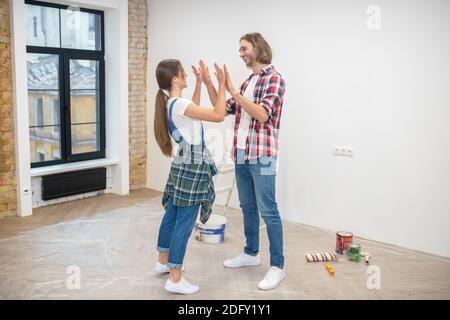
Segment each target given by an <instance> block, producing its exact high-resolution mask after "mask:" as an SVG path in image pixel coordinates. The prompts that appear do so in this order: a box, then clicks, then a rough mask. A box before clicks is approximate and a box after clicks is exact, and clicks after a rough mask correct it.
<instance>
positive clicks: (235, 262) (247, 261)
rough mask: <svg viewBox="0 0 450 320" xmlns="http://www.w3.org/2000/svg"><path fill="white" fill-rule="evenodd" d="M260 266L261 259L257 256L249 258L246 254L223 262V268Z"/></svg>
mask: <svg viewBox="0 0 450 320" xmlns="http://www.w3.org/2000/svg"><path fill="white" fill-rule="evenodd" d="M260 264H261V257H260V256H259V255H256V256H251V255H249V254H246V253H241V254H240V255H239V256H237V257H236V258H233V259H230V260H225V261H224V262H223V266H224V267H225V268H240V267H248V266H259V265H260Z"/></svg>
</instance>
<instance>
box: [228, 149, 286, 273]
mask: <svg viewBox="0 0 450 320" xmlns="http://www.w3.org/2000/svg"><path fill="white" fill-rule="evenodd" d="M244 152H245V151H244V150H241V149H237V158H236V170H235V172H236V184H237V188H238V192H239V202H240V205H241V208H242V211H243V215H244V233H245V238H246V246H245V248H244V252H245V253H246V254H249V255H253V256H255V255H257V254H258V252H259V213H260V214H261V216H262V218H263V219H264V222H265V223H266V227H267V235H268V237H269V243H270V246H269V251H270V266H272V267H278V268H281V269H283V267H284V256H283V226H282V223H281V218H280V213H279V212H278V207H277V202H276V200H275V177H276V159H275V158H273V157H267V156H261V157H259V158H258V159H254V160H247V161H244ZM258 211H259V213H258Z"/></svg>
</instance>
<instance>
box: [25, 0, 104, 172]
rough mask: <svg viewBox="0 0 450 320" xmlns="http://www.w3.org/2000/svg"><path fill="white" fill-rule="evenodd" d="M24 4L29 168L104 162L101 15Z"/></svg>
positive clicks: (65, 8)
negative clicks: (99, 160) (95, 160)
mask: <svg viewBox="0 0 450 320" xmlns="http://www.w3.org/2000/svg"><path fill="white" fill-rule="evenodd" d="M25 3H26V7H27V9H26V10H27V71H28V101H29V102H28V110H29V115H30V116H29V119H30V123H29V128H30V148H31V166H32V167H39V166H47V165H54V164H60V163H67V162H74V161H82V160H90V159H99V158H104V157H105V89H104V88H105V84H104V82H105V70H104V42H103V41H104V40H103V39H104V27H103V12H101V11H96V10H89V9H83V8H78V7H73V6H71V7H68V6H63V5H58V4H53V3H51V4H50V3H44V2H40V1H31V0H26V1H25Z"/></svg>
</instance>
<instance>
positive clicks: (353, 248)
mask: <svg viewBox="0 0 450 320" xmlns="http://www.w3.org/2000/svg"><path fill="white" fill-rule="evenodd" d="M347 259H348V260H349V261H353V262H359V261H360V260H361V246H360V245H359V244H357V243H351V244H349V245H348V250H347Z"/></svg>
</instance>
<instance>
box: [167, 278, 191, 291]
mask: <svg viewBox="0 0 450 320" xmlns="http://www.w3.org/2000/svg"><path fill="white" fill-rule="evenodd" d="M164 289H166V290H167V291H169V292H172V293H180V294H192V293H196V292H198V291H199V290H200V288H199V287H198V286H196V285H194V284H190V283H189V282H188V281H187V280H186V279H185V278H183V277H181V280H180V281H178V282H172V281H170V279H167V281H166V284H165V285H164Z"/></svg>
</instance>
